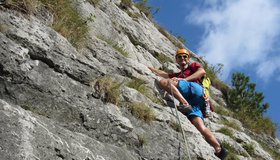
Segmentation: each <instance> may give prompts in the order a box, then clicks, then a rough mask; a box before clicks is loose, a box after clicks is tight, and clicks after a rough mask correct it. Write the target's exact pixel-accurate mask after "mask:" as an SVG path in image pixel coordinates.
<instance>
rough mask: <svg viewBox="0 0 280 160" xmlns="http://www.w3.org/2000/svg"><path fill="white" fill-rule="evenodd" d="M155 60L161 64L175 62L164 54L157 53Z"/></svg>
mask: <svg viewBox="0 0 280 160" xmlns="http://www.w3.org/2000/svg"><path fill="white" fill-rule="evenodd" d="M155 58H156V59H157V60H158V61H159V62H160V63H165V62H173V60H172V59H171V58H170V57H168V56H166V55H165V54H163V53H156V54H155Z"/></svg>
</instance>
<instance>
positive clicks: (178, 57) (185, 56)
mask: <svg viewBox="0 0 280 160" xmlns="http://www.w3.org/2000/svg"><path fill="white" fill-rule="evenodd" d="M182 57H183V58H184V59H186V58H188V56H187V55H184V56H176V58H177V59H181V58H182Z"/></svg>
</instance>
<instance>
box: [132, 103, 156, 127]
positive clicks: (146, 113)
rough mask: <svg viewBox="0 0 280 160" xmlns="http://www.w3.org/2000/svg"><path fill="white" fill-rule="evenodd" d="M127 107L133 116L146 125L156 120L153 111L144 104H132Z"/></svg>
mask: <svg viewBox="0 0 280 160" xmlns="http://www.w3.org/2000/svg"><path fill="white" fill-rule="evenodd" d="M128 107H129V109H130V111H131V113H132V115H133V116H135V117H136V118H138V119H141V120H143V121H145V122H147V123H151V122H152V121H153V120H155V118H156V116H155V114H154V112H153V110H152V109H151V108H150V107H148V106H147V105H146V104H145V103H142V102H133V103H131V104H129V106H128Z"/></svg>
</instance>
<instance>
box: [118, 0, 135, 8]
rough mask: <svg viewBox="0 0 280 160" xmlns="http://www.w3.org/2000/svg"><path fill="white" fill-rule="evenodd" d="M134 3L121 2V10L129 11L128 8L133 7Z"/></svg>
mask: <svg viewBox="0 0 280 160" xmlns="http://www.w3.org/2000/svg"><path fill="white" fill-rule="evenodd" d="M132 4H133V3H132V1H131V0H121V3H120V6H119V7H120V8H122V9H125V10H127V9H128V8H131V7H132Z"/></svg>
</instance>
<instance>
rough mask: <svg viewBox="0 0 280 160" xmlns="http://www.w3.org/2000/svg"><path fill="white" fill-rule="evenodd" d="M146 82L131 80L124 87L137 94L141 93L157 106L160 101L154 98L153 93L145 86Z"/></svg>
mask: <svg viewBox="0 0 280 160" xmlns="http://www.w3.org/2000/svg"><path fill="white" fill-rule="evenodd" d="M145 84H146V82H145V81H143V80H141V79H138V78H133V79H132V80H131V81H130V82H128V83H127V84H126V85H127V86H128V87H130V88H134V89H135V90H137V91H138V92H140V93H142V94H143V95H144V96H146V97H147V98H149V99H150V100H151V101H153V102H154V103H157V104H162V103H163V102H162V100H161V99H159V98H158V97H156V96H155V94H154V93H153V91H152V90H151V89H149V88H148V87H146V86H145Z"/></svg>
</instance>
